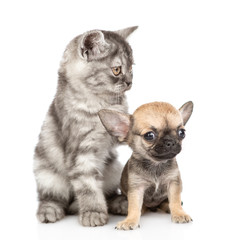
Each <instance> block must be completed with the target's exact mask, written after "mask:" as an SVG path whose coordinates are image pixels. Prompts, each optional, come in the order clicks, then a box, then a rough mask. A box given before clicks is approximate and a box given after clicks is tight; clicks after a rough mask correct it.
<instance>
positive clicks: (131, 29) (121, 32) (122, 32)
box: [115, 26, 138, 39]
mask: <svg viewBox="0 0 244 240" xmlns="http://www.w3.org/2000/svg"><path fill="white" fill-rule="evenodd" d="M137 28H138V26H134V27H128V28H124V29H121V30H118V31H115V32H116V33H118V34H119V35H120V36H121V37H123V38H124V39H126V38H127V37H128V36H129V35H130V34H131V33H133V32H134V31H135V30H136V29H137Z"/></svg>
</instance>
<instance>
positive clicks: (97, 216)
mask: <svg viewBox="0 0 244 240" xmlns="http://www.w3.org/2000/svg"><path fill="white" fill-rule="evenodd" d="M79 221H80V223H81V224H82V225H83V226H85V227H96V226H103V225H105V224H106V223H107V222H108V214H107V213H104V212H92V211H87V212H83V213H80V216H79Z"/></svg>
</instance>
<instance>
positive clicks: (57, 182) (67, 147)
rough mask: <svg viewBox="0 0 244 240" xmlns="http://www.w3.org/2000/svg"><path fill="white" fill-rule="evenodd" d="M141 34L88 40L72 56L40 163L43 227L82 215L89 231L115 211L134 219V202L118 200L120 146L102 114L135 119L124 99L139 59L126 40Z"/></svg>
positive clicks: (70, 49) (67, 55)
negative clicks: (130, 214)
mask: <svg viewBox="0 0 244 240" xmlns="http://www.w3.org/2000/svg"><path fill="white" fill-rule="evenodd" d="M136 28H137V27H130V28H127V29H123V30H120V31H117V32H110V31H100V30H93V31H89V32H86V33H84V34H82V35H80V36H77V37H76V38H74V39H73V40H72V41H71V42H70V43H69V44H68V46H67V48H66V50H65V52H64V55H63V59H62V61H61V64H60V69H59V73H58V75H59V79H58V87H57V93H56V95H55V98H54V100H53V102H52V104H51V106H50V108H49V111H48V113H47V115H46V119H45V122H44V124H43V126H42V130H41V133H40V136H39V142H38V144H37V146H36V149H35V156H34V173H35V178H36V182H37V190H38V197H39V207H38V211H37V217H38V219H39V220H40V222H42V223H49V222H56V221H57V220H60V219H61V218H63V217H64V216H65V214H67V213H75V212H77V211H78V212H79V221H80V223H81V224H82V225H84V226H101V225H104V224H106V223H107V221H108V211H110V212H112V213H115V214H116V213H117V214H126V211H127V206H126V204H127V202H126V199H124V198H123V197H122V196H119V195H117V196H116V191H117V189H118V186H119V181H120V175H121V171H122V166H121V164H120V163H119V162H118V161H117V157H116V152H115V146H116V144H117V142H116V140H115V139H113V138H112V137H111V136H110V135H109V134H108V133H107V131H106V130H105V128H104V127H103V125H102V123H101V121H100V120H99V117H98V114H97V113H98V111H99V110H101V109H104V108H106V109H114V110H117V111H122V112H127V102H126V99H125V95H124V93H125V91H127V90H129V89H130V88H131V85H132V64H133V57H132V49H131V47H130V46H129V44H128V42H127V41H126V38H127V37H128V36H129V35H130V34H131V33H132V32H133V31H134V30H135V29H136ZM114 196H116V197H114Z"/></svg>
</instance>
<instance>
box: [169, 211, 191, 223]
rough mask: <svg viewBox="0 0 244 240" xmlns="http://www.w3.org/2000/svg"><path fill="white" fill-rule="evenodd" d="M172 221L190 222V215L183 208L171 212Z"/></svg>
mask: <svg viewBox="0 0 244 240" xmlns="http://www.w3.org/2000/svg"><path fill="white" fill-rule="evenodd" d="M171 219H172V222H174V223H189V222H192V219H191V217H190V216H189V215H188V214H186V213H185V212H184V211H183V210H180V211H177V212H174V213H172V215H171Z"/></svg>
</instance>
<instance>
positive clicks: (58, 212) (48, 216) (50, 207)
mask: <svg viewBox="0 0 244 240" xmlns="http://www.w3.org/2000/svg"><path fill="white" fill-rule="evenodd" d="M36 215H37V218H38V219H39V221H40V222H41V223H54V222H56V221H58V220H60V219H62V218H63V217H64V216H65V213H64V209H63V208H61V207H60V206H59V205H58V204H55V203H52V202H47V203H41V204H40V206H39V209H38V211H37V214H36Z"/></svg>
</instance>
